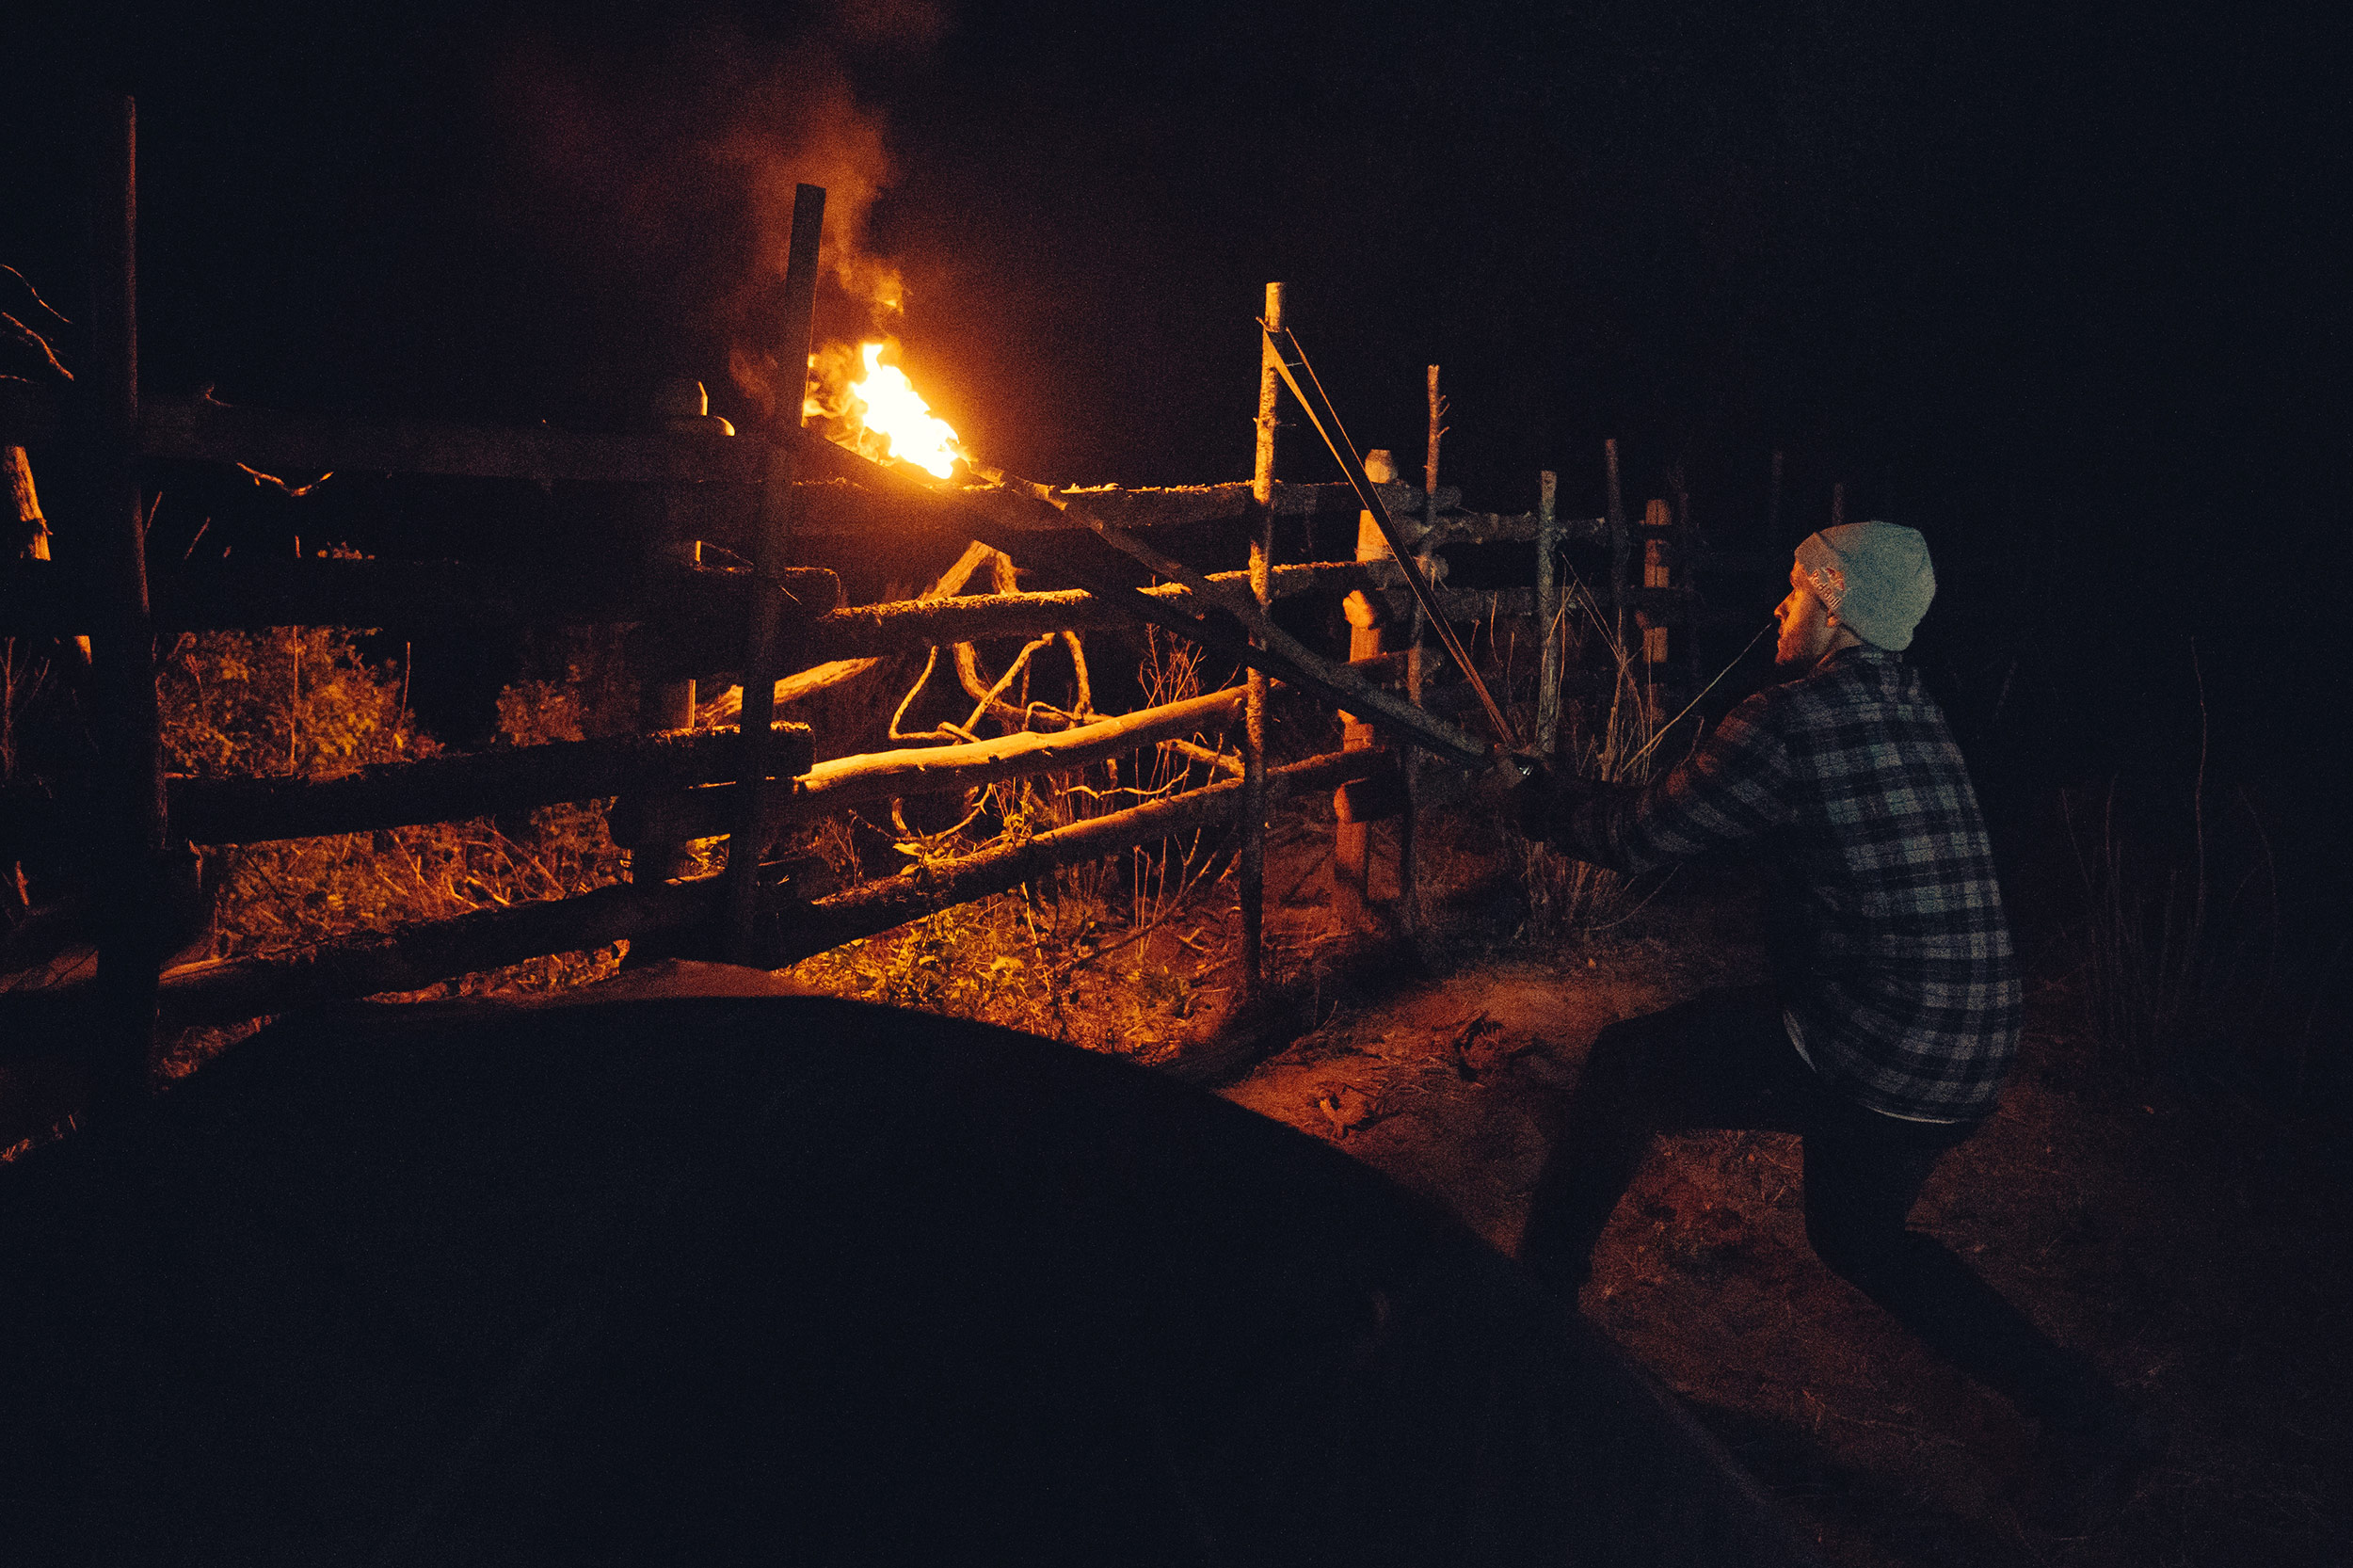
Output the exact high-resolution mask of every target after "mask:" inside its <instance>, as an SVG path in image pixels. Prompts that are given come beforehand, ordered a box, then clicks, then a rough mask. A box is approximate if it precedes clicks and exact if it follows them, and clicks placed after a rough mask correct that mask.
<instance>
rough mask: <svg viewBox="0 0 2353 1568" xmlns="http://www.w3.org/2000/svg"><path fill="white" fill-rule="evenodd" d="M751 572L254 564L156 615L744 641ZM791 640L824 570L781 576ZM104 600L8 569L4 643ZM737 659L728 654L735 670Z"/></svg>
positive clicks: (88, 616) (191, 576)
mask: <svg viewBox="0 0 2353 1568" xmlns="http://www.w3.org/2000/svg"><path fill="white" fill-rule="evenodd" d="M751 583H752V579H751V573H749V572H746V571H731V570H726V569H720V568H692V567H679V568H666V569H663V570H652V569H648V570H645V571H641V572H635V573H617V574H616V573H613V572H604V573H595V572H587V571H573V572H567V571H553V572H546V571H541V572H525V571H509V572H496V573H493V572H490V571H488V570H485V569H484V568H479V567H470V566H467V565H464V564H462V563H459V562H455V561H334V560H328V561H322V560H310V561H294V560H285V561H278V560H246V559H239V560H233V561H217V562H209V563H204V564H201V565H189V566H184V567H181V568H178V569H176V570H174V571H172V572H170V573H169V574H168V575H160V576H158V577H157V578H156V579H155V581H154V584H153V608H152V619H153V623H154V628H155V630H156V631H158V632H167V633H168V632H217V631H228V630H253V629H258V628H261V627H268V626H349V627H363V628H392V629H395V630H407V629H415V630H432V629H436V628H441V627H522V626H588V625H595V624H599V623H612V622H625V621H626V622H644V623H651V624H654V625H657V626H661V627H666V628H670V629H672V634H673V635H674V636H686V637H692V636H693V635H694V632H695V629H696V628H697V627H707V628H715V629H717V630H719V631H723V632H725V634H727V635H728V636H740V633H741V630H742V622H743V620H744V616H745V615H746V614H747V613H748V609H749V605H750V602H751ZM783 593H784V596H785V605H784V609H785V618H786V622H787V625H788V627H789V628H790V629H791V630H792V632H793V633H794V634H797V632H798V630H799V628H800V627H801V626H802V625H805V624H806V623H807V622H808V621H810V620H813V619H815V618H816V617H817V616H821V615H824V614H825V613H827V612H828V611H831V610H833V609H835V608H836V607H838V606H839V605H840V601H841V582H840V578H838V577H836V576H835V575H834V574H833V573H832V572H831V571H829V570H825V569H824V568H810V567H801V568H792V570H790V571H788V572H786V573H785V574H784V582H783ZM100 600H101V595H100V594H99V592H98V590H97V587H96V585H95V584H94V583H93V581H92V579H91V578H90V576H89V574H88V572H87V571H85V570H81V569H77V568H73V567H71V566H68V565H63V564H60V563H56V562H51V561H33V560H24V561H8V562H0V635H8V636H36V637H65V636H72V635H75V634H77V633H82V632H89V631H91V630H93V629H94V627H95V626H96V624H97V621H98V617H99V616H100V615H101V613H102V611H101V608H100ZM739 652H740V649H737V648H728V649H726V650H725V651H724V652H723V653H722V655H721V660H722V662H724V663H728V664H732V663H733V662H734V661H735V658H736V656H737V654H738V653H739Z"/></svg>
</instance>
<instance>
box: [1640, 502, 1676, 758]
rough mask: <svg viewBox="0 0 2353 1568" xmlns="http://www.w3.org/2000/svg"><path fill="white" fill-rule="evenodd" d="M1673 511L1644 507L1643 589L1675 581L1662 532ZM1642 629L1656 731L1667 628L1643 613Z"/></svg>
mask: <svg viewBox="0 0 2353 1568" xmlns="http://www.w3.org/2000/svg"><path fill="white" fill-rule="evenodd" d="M1673 515H1674V514H1673V511H1672V510H1671V509H1670V508H1669V506H1668V505H1667V504H1666V502H1664V501H1660V500H1653V501H1652V502H1650V503H1649V504H1647V505H1645V506H1644V507H1643V508H1642V535H1643V537H1642V586H1643V587H1645V588H1664V587H1668V586H1670V585H1671V584H1673V577H1674V574H1673V571H1672V570H1671V569H1670V568H1669V567H1668V565H1667V541H1666V540H1665V539H1664V538H1663V537H1661V536H1660V532H1655V531H1663V530H1665V529H1667V528H1668V527H1669V526H1671V523H1672V520H1673ZM1637 618H1638V619H1639V621H1640V622H1641V628H1642V694H1643V696H1644V697H1645V699H1646V700H1647V701H1648V702H1649V704H1650V723H1651V728H1652V729H1653V730H1654V731H1656V730H1657V727H1658V715H1659V714H1660V713H1661V712H1663V711H1664V710H1665V703H1664V702H1663V701H1662V700H1661V699H1660V697H1659V695H1658V680H1659V677H1660V675H1661V674H1663V673H1664V671H1665V669H1666V665H1667V654H1668V651H1669V648H1668V637H1667V628H1666V627H1665V626H1664V625H1661V624H1659V622H1660V620H1661V616H1659V614H1658V613H1657V611H1644V612H1642V613H1641V615H1640V616H1638V617H1637Z"/></svg>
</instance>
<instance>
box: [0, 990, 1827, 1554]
mask: <svg viewBox="0 0 2353 1568" xmlns="http://www.w3.org/2000/svg"><path fill="white" fill-rule="evenodd" d="M0 1249H5V1256H7V1257H8V1259H9V1261H10V1264H11V1272H12V1274H13V1276H14V1280H15V1284H14V1286H13V1287H12V1288H11V1289H10V1291H9V1292H8V1301H7V1305H6V1307H5V1310H4V1312H0V1377H5V1379H6V1383H7V1386H8V1388H9V1389H10V1390H11V1400H10V1404H11V1408H10V1412H9V1417H10V1418H9V1420H8V1423H7V1424H6V1428H5V1430H6V1437H5V1439H4V1440H0V1444H4V1445H5V1446H4V1447H0V1476H4V1477H5V1478H6V1480H4V1481H0V1487H5V1489H6V1492H7V1493H8V1496H6V1497H5V1499H0V1520H5V1524H0V1530H4V1531H6V1533H7V1534H8V1536H9V1537H10V1538H11V1540H10V1542H9V1549H8V1552H7V1553H6V1555H8V1557H9V1558H10V1559H11V1560H17V1561H44V1560H98V1561H106V1562H143V1561H186V1562H197V1561H205V1562H220V1561H240V1562H264V1561H269V1562H296V1561H300V1562H318V1561H329V1560H337V1561H340V1560H370V1561H387V1562H405V1561H423V1560H431V1561H435V1562H474V1561H479V1562H493V1561H496V1562H513V1561H552V1560H562V1561H566V1562H598V1561H630V1562H647V1561H671V1560H694V1561H698V1562H719V1561H731V1560H744V1559H752V1558H757V1559H759V1560H763V1561H820V1562H919V1561H922V1562H936V1561H952V1560H964V1561H976V1560H1021V1561H1026V1562H1041V1561H1056V1560H1066V1561H1074V1562H1076V1561H1086V1562H1114V1561H1116V1562H1123V1563H1141V1562H1158V1561H1168V1562H1209V1561H1217V1562H1249V1561H1267V1562H1278V1561H1279V1562H1287V1563H1295V1562H1307V1561H1337V1562H1352V1563H1354V1562H1371V1561H1396V1562H1414V1563H1421V1562H1431V1561H1438V1560H1449V1561H1497V1562H1501V1561H1512V1562H1533V1561H1577V1562H1621V1561H1640V1562H1699V1561H1707V1562H1731V1561H1755V1562H1790V1561H1796V1560H1799V1559H1798V1558H1797V1557H1796V1556H1795V1554H1794V1553H1792V1551H1791V1549H1790V1548H1789V1547H1788V1545H1787V1544H1785V1536H1783V1534H1782V1533H1781V1531H1780V1530H1779V1528H1777V1527H1776V1526H1775V1525H1774V1524H1773V1522H1772V1521H1771V1520H1770V1519H1769V1517H1768V1516H1767V1515H1766V1514H1765V1513H1764V1512H1763V1511H1762V1509H1761V1507H1760V1505H1759V1504H1758V1502H1757V1501H1756V1498H1755V1496H1754V1495H1753V1493H1752V1492H1750V1491H1748V1490H1746V1489H1745V1487H1744V1485H1743V1484H1742V1483H1741V1482H1740V1481H1739V1480H1737V1477H1736V1476H1735V1475H1734V1474H1733V1473H1732V1472H1730V1471H1729V1470H1728V1469H1726V1468H1725V1467H1724V1466H1723V1464H1722V1463H1721V1456H1720V1455H1719V1454H1717V1453H1714V1452H1712V1451H1711V1450H1710V1449H1709V1448H1708V1447H1707V1444H1706V1440H1705V1439H1704V1438H1700V1437H1698V1436H1696V1434H1695V1430H1694V1429H1691V1428H1690V1427H1689V1425H1688V1423H1683V1424H1678V1418H1677V1417H1676V1416H1673V1414H1672V1413H1671V1411H1670V1409H1669V1407H1668V1406H1667V1405H1666V1404H1664V1403H1663V1402H1662V1401H1661V1400H1659V1399H1658V1398H1657V1397H1656V1396H1654V1395H1653V1394H1652V1393H1651V1392H1650V1390H1649V1388H1648V1386H1647V1385H1646V1384H1643V1383H1642V1382H1641V1381H1640V1379H1639V1378H1638V1377H1636V1376H1635V1375H1634V1374H1632V1373H1631V1372H1630V1371H1629V1370H1628V1368H1626V1367H1625V1363H1624V1362H1623V1361H1622V1360H1621V1359H1619V1358H1618V1357H1617V1356H1616V1354H1615V1352H1611V1351H1609V1349H1608V1348H1607V1347H1606V1346H1605V1345H1603V1344H1602V1343H1601V1342H1600V1341H1598V1340H1597V1339H1595V1338H1593V1336H1589V1335H1588V1334H1587V1333H1586V1332H1585V1331H1584V1330H1583V1329H1582V1328H1581V1327H1577V1326H1574V1325H1571V1326H1568V1327H1565V1328H1564V1327H1563V1326H1562V1323H1561V1320H1560V1319H1559V1318H1558V1317H1557V1316H1556V1315H1555V1314H1553V1313H1551V1312H1549V1311H1548V1310H1547V1309H1546V1308H1545V1306H1544V1305H1543V1304H1541V1303H1540V1302H1538V1301H1537V1299H1536V1298H1535V1297H1534V1296H1533V1295H1532V1294H1531V1293H1529V1290H1528V1289H1527V1288H1526V1287H1525V1286H1524V1284H1523V1283H1522V1281H1521V1280H1520V1278H1519V1276H1518V1275H1517V1274H1516V1273H1515V1272H1514V1271H1513V1269H1512V1267H1511V1266H1510V1265H1508V1264H1507V1263H1505V1262H1504V1261H1503V1260H1502V1259H1501V1258H1499V1257H1497V1256H1496V1255H1495V1254H1494V1253H1493V1252H1491V1251H1489V1250H1487V1249H1486V1248H1485V1247H1484V1246H1483V1245H1482V1244H1481V1243H1480V1242H1479V1241H1478V1240H1475V1239H1474V1238H1472V1237H1471V1236H1470V1235H1469V1234H1468V1233H1467V1232H1465V1231H1464V1230H1462V1229H1461V1228H1460V1227H1459V1226H1458V1225H1457V1224H1454V1223H1453V1222H1451V1221H1449V1220H1447V1219H1445V1218H1443V1217H1441V1216H1440V1215H1438V1214H1437V1213H1436V1212H1435V1210H1434V1209H1432V1208H1426V1207H1424V1206H1423V1205H1421V1204H1420V1203H1418V1202H1417V1201H1416V1200H1413V1199H1410V1198H1408V1197H1406V1196H1404V1195H1403V1194H1402V1193H1401V1192H1400V1191H1399V1190H1397V1189H1395V1188H1393V1187H1391V1186H1390V1185H1389V1184H1388V1183H1387V1182H1386V1181H1385V1180H1384V1179H1383V1178H1382V1177H1380V1176H1376V1175H1374V1174H1373V1173H1372V1172H1370V1171H1368V1170H1366V1169H1364V1168H1362V1167H1360V1166H1358V1165H1357V1164H1355V1163H1354V1162H1353V1161H1352V1160H1348V1159H1347V1158H1346V1157H1345V1156H1344V1155H1342V1154H1340V1153H1339V1152H1338V1151H1337V1150H1334V1149H1330V1148H1326V1147H1323V1146H1321V1145H1319V1144H1316V1143H1315V1142H1314V1141H1313V1140H1311V1139H1309V1138H1306V1137H1305V1136H1303V1135H1301V1134H1299V1133H1297V1132H1294V1131H1292V1130H1290V1129H1289V1128H1283V1127H1280V1126H1278V1125H1276V1124H1274V1123H1273V1122H1270V1121H1267V1120H1264V1119H1262V1118H1260V1117H1258V1116H1257V1115H1254V1114H1252V1113H1250V1112H1245V1111H1242V1110H1241V1109H1239V1108H1237V1107H1235V1106H1232V1105H1229V1104H1226V1103H1225V1102H1223V1101H1221V1100H1219V1099H1217V1098H1215V1097H1214V1096H1209V1095H1207V1094H1202V1093H1197V1092H1195V1091H1193V1090H1191V1089H1188V1088H1185V1087H1183V1086H1181V1085H1179V1084H1176V1083H1173V1082H1170V1081H1167V1080H1162V1079H1159V1078H1156V1077H1154V1076H1153V1075H1151V1074H1149V1073H1147V1072H1145V1071H1144V1070H1143V1069H1140V1068H1137V1067H1134V1066H1131V1065H1129V1064H1125V1063H1120V1062H1116V1061H1110V1060H1106V1059H1102V1058H1099V1057H1094V1056H1089V1055H1087V1054H1085V1053H1083V1052H1080V1051H1077V1050H1073V1049H1069V1048H1061V1047H1055V1046H1050V1045H1048V1044H1046V1043H1044V1042H1041V1041H1037V1040H1034V1039H1032V1038H1030V1037H1028V1036H1024V1035H1018V1034H1012V1033H1008V1032H1003V1031H1000V1030H994V1029H990V1028H987V1027H984V1026H980V1025H974V1024H967V1023H962V1022H958V1021H954V1020H946V1019H938V1018H927V1017H922V1016H915V1015H909V1014H903V1013H895V1012H891V1011H888V1010H885V1009H880V1008H873V1007H867V1006H861V1005H858V1004H855V1003H847V1002H841V1001H837V1000H829V999H821V998H793V999H774V1000H684V1001H640V1002H624V1003H611V1004H604V1005H599V1006H575V1007H548V1008H520V1009H494V1010H488V1011H487V1012H486V1011H485V1010H482V1009H479V1008H474V1009H458V1008H445V1009H439V1010H436V1009H407V1010H368V1009H355V1010H351V1011H349V1012H346V1013H344V1014H340V1015H337V1016H331V1017H322V1018H317V1019H312V1020H310V1021H307V1022H303V1023H299V1024H295V1025H287V1026H281V1027H280V1028H277V1029H274V1030H272V1031H269V1032H265V1033H264V1034H262V1035H259V1036H257V1037H255V1038H254V1039H253V1040H251V1041H249V1042H248V1043H246V1044H245V1045H243V1046H240V1047H238V1048H235V1049H234V1050H232V1052H231V1053H230V1055H229V1056H228V1057H227V1058H226V1059H224V1060H223V1061H221V1062H219V1063H218V1064H216V1065H214V1066H213V1067H211V1068H209V1069H207V1070H206V1071H205V1072H203V1073H201V1074H200V1075H199V1076H198V1077H197V1078H196V1079H194V1080H191V1081H189V1082H187V1083H186V1084H184V1085H183V1086H182V1087H180V1088H179V1089H177V1090H176V1091H174V1092H173V1093H171V1094H170V1095H168V1096H166V1097H164V1098H163V1099H161V1100H160V1101H158V1102H156V1103H154V1104H153V1105H152V1106H150V1107H148V1108H146V1109H145V1110H144V1111H143V1112H141V1114H140V1115H139V1117H138V1118H137V1119H136V1120H135V1121H133V1122H130V1123H126V1124H124V1125H121V1126H119V1127H116V1128H109V1129H101V1130H98V1131H95V1132H92V1133H89V1134H86V1135H82V1136H77V1137H74V1138H72V1139H69V1140H67V1141H65V1142H64V1143H62V1144H56V1145H54V1146H52V1147H50V1148H48V1149H44V1150H40V1151H37V1152H36V1153H35V1154H34V1155H32V1156H30V1157H28V1158H26V1159H25V1160H22V1161H20V1162H19V1163H18V1164H16V1165H15V1166H12V1167H10V1168H8V1169H7V1170H6V1171H0Z"/></svg>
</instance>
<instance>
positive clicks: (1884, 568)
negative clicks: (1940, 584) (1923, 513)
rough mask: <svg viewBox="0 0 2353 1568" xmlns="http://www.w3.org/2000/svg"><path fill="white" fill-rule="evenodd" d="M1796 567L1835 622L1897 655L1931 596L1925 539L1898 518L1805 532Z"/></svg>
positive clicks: (1932, 588)
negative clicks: (1836, 619)
mask: <svg viewBox="0 0 2353 1568" xmlns="http://www.w3.org/2000/svg"><path fill="white" fill-rule="evenodd" d="M1798 565H1799V566H1800V567H1801V568H1804V570H1805V575H1806V581H1807V582H1809V583H1811V584H1814V592H1815V595H1816V596H1817V598H1819V599H1820V600H1821V601H1822V602H1823V603H1824V604H1826V605H1828V606H1829V607H1830V611H1831V613H1832V614H1833V615H1834V616H1837V617H1838V620H1839V624H1841V625H1842V626H1847V627H1849V628H1851V629H1852V630H1853V632H1854V634H1855V635H1856V636H1858V637H1861V638H1862V639H1863V640H1864V641H1865V642H1866V643H1869V644H1871V645H1872V646H1873V647H1875V648H1886V649H1887V650H1888V651H1890V652H1892V653H1900V652H1902V651H1903V650H1904V649H1905V648H1910V647H1911V646H1912V630H1913V627H1915V626H1918V625H1919V624H1920V617H1921V616H1925V615H1927V614H1928V613H1929V600H1932V599H1934V598H1935V597H1936V569H1935V568H1933V567H1931V566H1929V546H1928V541H1927V540H1926V539H1923V538H1922V537H1920V532H1919V530H1918V529H1916V528H1906V527H1905V526H1904V525H1903V524H1902V523H1899V522H1842V523H1840V524H1839V525H1838V526H1837V527H1835V528H1825V529H1823V530H1822V531H1821V532H1820V533H1818V534H1810V535H1808V536H1806V540H1805V542H1804V543H1803V544H1801V545H1800V546H1798Z"/></svg>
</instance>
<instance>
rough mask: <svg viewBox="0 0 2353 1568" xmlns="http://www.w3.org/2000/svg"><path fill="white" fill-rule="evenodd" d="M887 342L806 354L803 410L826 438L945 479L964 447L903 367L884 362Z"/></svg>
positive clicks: (881, 460)
mask: <svg viewBox="0 0 2353 1568" xmlns="http://www.w3.org/2000/svg"><path fill="white" fill-rule="evenodd" d="M888 346H889V345H888V344H880V343H867V344H859V345H858V347H857V351H856V358H855V359H852V358H851V356H850V354H849V351H848V350H847V349H846V347H842V346H839V345H837V346H834V347H829V348H827V349H826V350H825V351H824V353H821V354H812V355H810V356H809V361H808V364H809V379H810V382H811V383H812V385H811V390H810V392H809V393H808V399H807V401H806V402H805V403H804V404H803V405H802V409H801V411H802V413H803V415H805V416H806V417H807V418H809V419H812V420H817V421H820V422H821V427H822V428H824V434H825V436H826V438H827V439H828V440H833V441H837V442H839V443H840V444H841V445H843V446H846V447H849V448H851V449H852V450H854V451H856V452H860V453H863V454H864V455H865V456H869V457H872V458H873V459H874V460H875V461H876V462H897V463H913V464H914V465H915V466H916V467H918V468H920V469H922V470H924V471H925V472H928V473H930V474H931V475H932V476H933V477H934V478H936V479H945V478H947V477H949V476H950V475H951V474H952V473H953V472H955V467H956V459H957V458H959V457H961V456H963V455H964V448H963V446H962V445H961V444H960V443H959V442H958V441H957V440H956V433H955V430H954V429H953V428H952V426H951V425H950V424H948V422H947V421H946V420H944V419H941V418H940V417H939V416H938V415H936V414H935V413H933V412H932V408H931V405H930V404H928V403H926V402H924V401H923V398H922V395H921V394H920V392H917V391H916V390H915V384H914V383H913V382H911V381H909V380H908V379H907V376H906V372H905V371H903V370H901V369H900V368H899V367H898V366H897V365H887V364H884V363H883V362H882V356H883V354H884V352H885V350H886V349H887V348H888Z"/></svg>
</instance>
